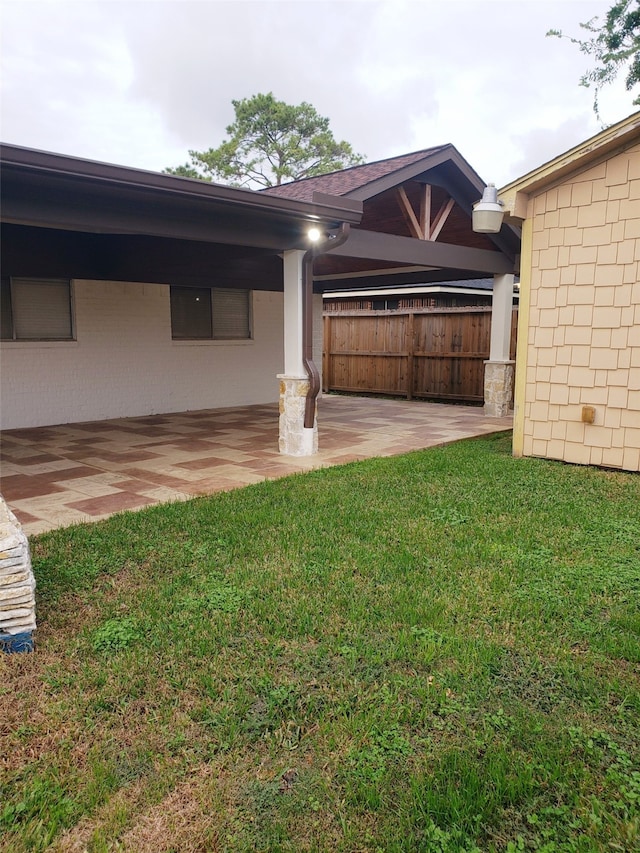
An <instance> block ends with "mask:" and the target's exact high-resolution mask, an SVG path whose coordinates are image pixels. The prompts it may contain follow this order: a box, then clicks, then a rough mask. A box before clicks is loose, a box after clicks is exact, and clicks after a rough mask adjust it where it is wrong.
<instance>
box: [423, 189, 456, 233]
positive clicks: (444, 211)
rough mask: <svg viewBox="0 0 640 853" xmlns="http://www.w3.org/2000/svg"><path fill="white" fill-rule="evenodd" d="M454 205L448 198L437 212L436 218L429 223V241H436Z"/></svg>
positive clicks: (453, 201) (452, 200)
mask: <svg viewBox="0 0 640 853" xmlns="http://www.w3.org/2000/svg"><path fill="white" fill-rule="evenodd" d="M454 204H455V200H454V199H452V198H450V199H447V201H445V202H443V204H442V207H441V208H440V210H439V211H438V213H437V215H436V218H435V219H434V220H433V222H432V223H431V227H430V229H429V239H430V240H437V239H438V235H439V234H440V232H441V231H442V229H443V228H444V224H445V222H446V221H447V219H448V217H449V214H450V213H451V211H452V209H453V205H454Z"/></svg>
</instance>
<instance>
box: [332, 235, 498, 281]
mask: <svg viewBox="0 0 640 853" xmlns="http://www.w3.org/2000/svg"><path fill="white" fill-rule="evenodd" d="M332 254H334V255H336V256H338V255H340V256H343V257H347V258H371V259H375V260H379V261H392V262H394V263H398V264H420V265H422V266H428V267H444V268H446V269H455V270H467V271H473V272H476V273H478V274H480V275H485V274H488V275H496V274H504V273H512V272H513V261H512V260H510V259H509V258H507V257H505V256H504V255H503V254H502V253H501V252H489V251H487V250H486V249H471V248H468V247H466V246H454V245H452V244H449V243H438V242H437V241H430V240H414V239H413V238H411V237H398V236H395V235H393V234H381V233H379V232H377V231H362V230H361V229H353V231H352V233H351V237H350V238H349V243H348V244H347V245H346V246H340V247H338V248H337V249H336V250H335V251H334V252H332Z"/></svg>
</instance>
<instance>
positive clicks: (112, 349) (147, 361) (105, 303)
mask: <svg viewBox="0 0 640 853" xmlns="http://www.w3.org/2000/svg"><path fill="white" fill-rule="evenodd" d="M73 290H74V303H75V321H76V338H77V340H75V341H73V342H49V343H18V342H16V343H14V342H3V343H2V344H1V345H0V358H1V360H2V383H1V398H0V403H1V420H0V427H1V428H2V429H14V428H18V427H30V426H43V425H46V424H56V423H73V422H79V421H88V420H101V419H106V418H115V417H127V416H133V415H146V414H157V413H161V412H178V411H190V410H196V409H205V408H220V407H224V406H236V405H249V404H253V403H266V402H275V401H276V400H277V399H278V388H279V386H278V380H277V379H276V375H277V374H278V373H280V372H281V371H282V366H283V346H282V324H283V297H282V294H281V293H270V292H261V291H254V293H253V331H254V339H253V340H252V341H241V342H235V343H226V342H217V341H216V342H186V341H172V340H171V318H170V306H169V287H168V286H166V285H157V284H131V283H122V282H97V281H75V282H74V286H73Z"/></svg>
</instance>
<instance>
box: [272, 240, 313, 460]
mask: <svg viewBox="0 0 640 853" xmlns="http://www.w3.org/2000/svg"><path fill="white" fill-rule="evenodd" d="M303 257H304V252H303V251H300V250H298V249H293V250H291V251H287V252H285V253H284V373H280V374H278V379H279V380H280V421H279V427H280V438H279V448H280V453H284V454H286V455H287V456H312V455H313V454H314V453H317V452H318V424H317V421H316V420H315V419H314V424H313V428H312V429H305V427H304V407H305V401H306V397H307V392H308V390H309V379H308V377H307V373H306V371H305V369H304V364H303V362H302V355H303V352H302V324H303V316H302V288H303V284H304V282H303V280H302V275H303V270H302V259H303Z"/></svg>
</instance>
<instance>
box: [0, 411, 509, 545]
mask: <svg viewBox="0 0 640 853" xmlns="http://www.w3.org/2000/svg"><path fill="white" fill-rule="evenodd" d="M318 423H319V445H320V452H319V453H318V454H317V455H316V456H313V457H307V458H299V457H291V456H283V455H281V454H280V453H278V406H277V404H273V405H262V406H245V407H234V408H230V409H208V410H203V411H200V412H179V413H176V414H169V415H161V416H157V415H154V416H151V417H147V418H145V417H139V418H118V419H115V420H111V421H96V422H91V423H81V424H65V425H61V426H52V427H37V428H34V429H19V430H7V431H6V432H4V433H3V434H2V447H1V456H0V459H1V463H2V468H1V469H0V475H1V477H2V479H1V482H0V491H1V492H2V494H3V496H4V497H5V499H6V501H7V503H8V504H9V506H10V507H11V508H12V509H13V511H14V512H15V513H16V515H17V516H18V518H19V519H20V521H21V522H22V524H23V527H24V529H25V532H26V533H27V534H29V535H31V534H36V533H41V532H43V531H45V530H50V529H52V528H55V527H64V526H66V525H70V524H76V523H78V522H85V521H97V520H99V519H102V518H107V517H108V516H109V515H111V514H113V513H114V512H119V511H121V510H126V509H139V508H141V507H143V506H150V505H152V504H157V503H159V502H162V501H171V500H185V499H188V498H189V497H193V496H198V495H206V494H213V493H215V492H218V491H223V490H225V491H226V490H229V489H233V488H241V487H242V486H246V485H248V484H250V483H257V482H260V481H262V480H265V479H273V478H276V477H282V476H286V475H288V474H293V473H301V472H304V471H309V470H312V469H313V468H320V467H325V466H329V465H338V464H344V463H346V462H351V461H357V460H361V459H366V458H369V457H372V456H392V455H396V454H400V453H406V452H409V451H412V450H419V449H422V448H427V447H433V446H435V445H439V444H446V443H448V442H450V441H456V440H458V439H460V438H470V437H473V436H478V435H485V434H488V433H492V432H497V431H500V430H508V429H511V426H512V419H511V417H507V418H487V417H485V415H484V413H483V411H482V409H480V408H473V407H467V406H451V405H442V404H438V403H424V402H407V401H403V400H384V399H377V398H365V397H347V396H332V395H329V396H325V397H323V398H322V399H321V400H320V402H319V413H318Z"/></svg>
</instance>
